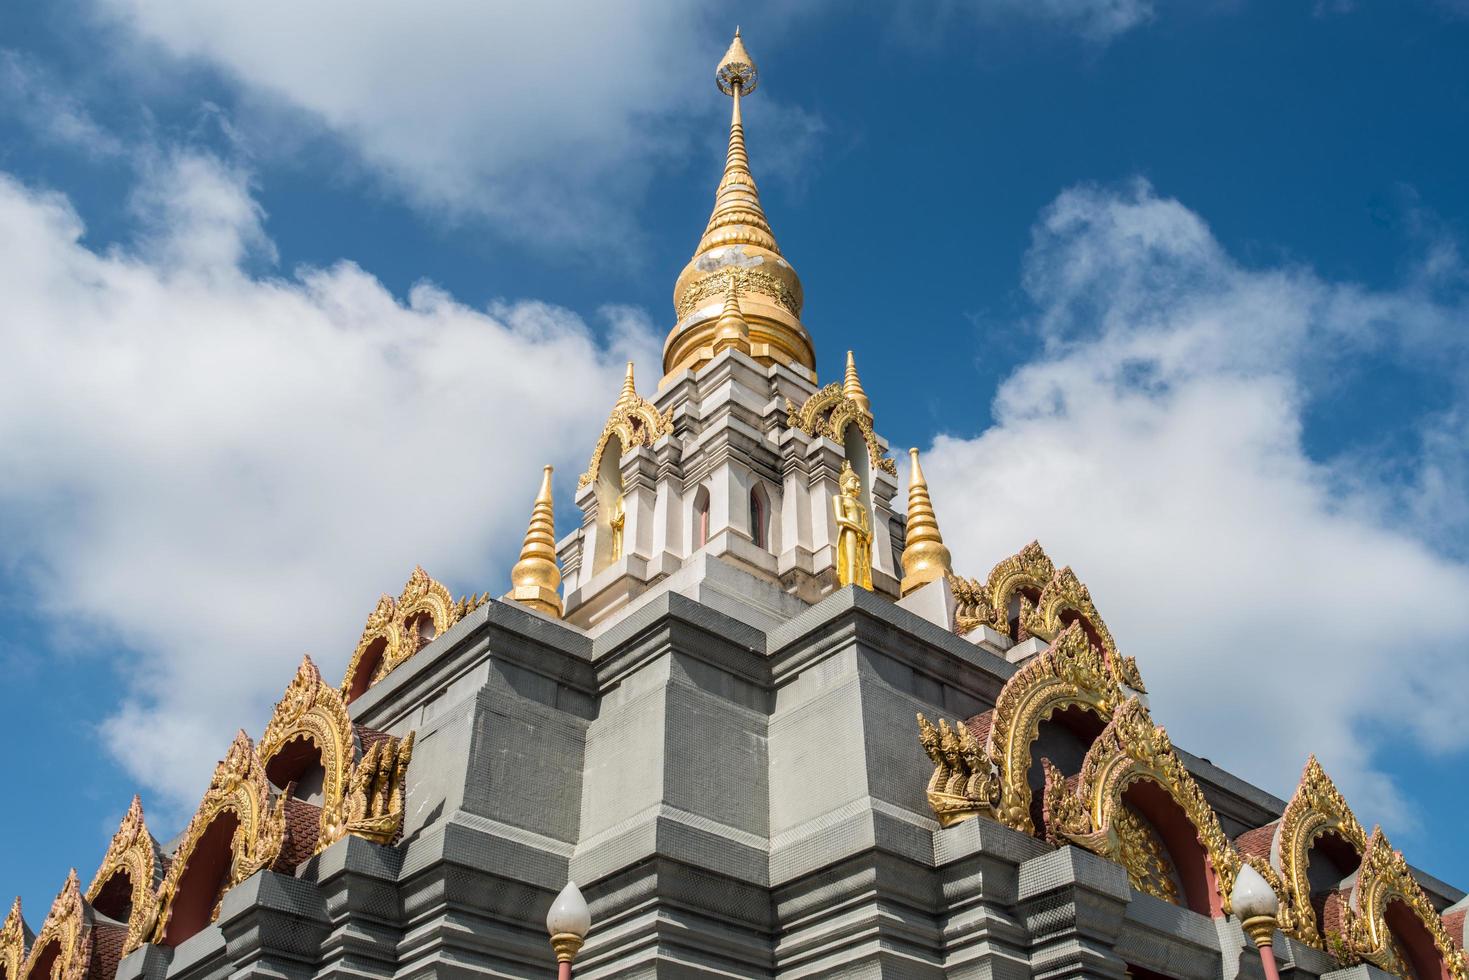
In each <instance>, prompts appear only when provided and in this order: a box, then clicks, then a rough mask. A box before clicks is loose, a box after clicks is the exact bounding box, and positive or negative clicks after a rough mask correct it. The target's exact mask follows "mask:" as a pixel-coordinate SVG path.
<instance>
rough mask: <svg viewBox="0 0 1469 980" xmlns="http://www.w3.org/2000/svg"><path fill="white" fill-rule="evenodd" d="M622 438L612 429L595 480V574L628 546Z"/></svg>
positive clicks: (593, 562) (593, 571)
mask: <svg viewBox="0 0 1469 980" xmlns="http://www.w3.org/2000/svg"><path fill="white" fill-rule="evenodd" d="M622 453H623V445H622V440H621V439H620V438H619V437H618V436H617V434H616V433H613V434H611V435H609V436H608V437H607V443H606V446H605V448H604V450H603V452H602V456H601V459H600V460H599V461H598V464H597V474H596V477H595V480H594V483H593V487H592V489H593V492H594V493H595V499H596V505H597V534H596V552H595V554H594V555H593V556H592V573H593V574H596V573H597V572H600V571H601V570H602V569H604V568H606V567H608V566H609V565H611V564H612V563H613V562H615V561H617V560H618V559H619V558H621V557H622V554H623V552H624V551H625V550H626V546H625V544H624V543H623V533H624V531H625V530H626V520H627V511H626V504H625V503H624V501H623V495H622V468H621V460H622Z"/></svg>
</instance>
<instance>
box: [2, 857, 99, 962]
mask: <svg viewBox="0 0 1469 980" xmlns="http://www.w3.org/2000/svg"><path fill="white" fill-rule="evenodd" d="M48 958H49V962H47V960H48ZM91 964H92V912H91V909H89V908H88V907H87V906H86V904H85V903H83V901H82V889H81V884H80V883H79V882H78V880H77V872H76V869H75V868H72V869H71V873H70V874H69V875H67V876H66V884H64V885H62V886H61V892H60V894H58V895H57V896H56V901H54V902H52V903H51V911H50V912H49V913H47V915H46V921H45V923H44V924H42V926H41V931H40V932H39V933H38V934H37V935H36V941H35V942H33V943H31V952H30V955H29V956H27V957H26V961H25V966H24V967H23V968H22V972H20V973H19V974H17V976H19V977H29V976H31V973H32V971H34V970H36V969H37V968H38V967H45V971H44V975H45V976H46V977H49V978H50V980H85V978H86V976H87V968H88V967H90V966H91Z"/></svg>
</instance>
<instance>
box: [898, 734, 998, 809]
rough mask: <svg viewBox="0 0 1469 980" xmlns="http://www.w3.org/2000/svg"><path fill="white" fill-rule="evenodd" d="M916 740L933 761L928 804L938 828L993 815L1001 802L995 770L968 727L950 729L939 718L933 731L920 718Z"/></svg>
mask: <svg viewBox="0 0 1469 980" xmlns="http://www.w3.org/2000/svg"><path fill="white" fill-rule="evenodd" d="M918 740H919V742H920V743H922V745H923V750H924V751H925V752H927V753H928V757H929V759H931V760H932V761H933V776H932V778H930V779H929V781H928V803H929V805H930V806H931V807H933V811H934V813H936V814H937V815H938V818H939V824H940V825H941V826H944V827H948V826H950V825H952V824H955V823H958V822H960V821H961V820H964V819H965V818H967V817H970V816H974V815H975V814H980V813H986V814H987V813H992V812H994V808H995V807H996V805H998V803H999V802H1000V784H999V780H998V778H997V776H996V771H995V766H994V763H992V762H991V761H990V758H989V756H988V755H987V754H986V753H985V751H984V748H983V746H981V745H980V744H979V740H978V739H976V738H975V737H974V733H973V732H971V731H970V730H969V726H968V725H965V724H964V723H963V722H955V723H954V727H953V728H950V727H949V723H948V722H947V721H945V720H944V719H942V718H940V719H939V723H938V726H937V727H935V726H934V725H932V724H931V723H930V722H929V720H928V719H927V718H925V717H923V715H921V714H920V715H919V716H918Z"/></svg>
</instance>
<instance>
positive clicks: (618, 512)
mask: <svg viewBox="0 0 1469 980" xmlns="http://www.w3.org/2000/svg"><path fill="white" fill-rule="evenodd" d="M626 524H627V506H626V505H625V504H624V503H623V498H621V497H618V498H617V503H616V504H614V505H613V507H612V516H611V518H609V519H608V521H607V525H608V526H609V527H610V528H611V529H612V560H613V561H617V560H618V559H619V558H621V557H622V529H623V527H624V526H625V525H626Z"/></svg>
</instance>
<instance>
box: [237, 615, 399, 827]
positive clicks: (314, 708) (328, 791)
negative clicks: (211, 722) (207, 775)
mask: <svg viewBox="0 0 1469 980" xmlns="http://www.w3.org/2000/svg"><path fill="white" fill-rule="evenodd" d="M420 616H422V617H427V616H428V613H427V612H426V611H425V612H422V613H420ZM353 743H354V735H353V730H352V720H351V718H350V717H349V716H348V714H347V705H346V702H345V701H344V700H343V699H342V697H341V695H340V694H339V693H338V692H336V691H334V690H333V689H332V688H331V687H329V686H328V685H327V683H326V682H325V681H324V680H322V677H321V672H320V671H318V670H317V669H316V665H315V664H313V663H312V662H311V658H310V657H303V658H301V664H300V666H299V667H297V668H296V676H295V677H293V678H292V679H291V683H290V684H289V685H287V686H286V690H285V693H284V694H283V695H282V696H281V699H280V700H279V701H278V702H276V706H275V710H274V711H273V712H271V716H270V721H269V722H268V723H267V724H266V726H265V733H264V734H263V735H261V736H260V744H259V747H258V749H257V752H258V755H259V756H260V763H261V765H262V766H263V767H264V771H265V777H266V779H267V780H268V781H269V782H270V784H271V785H272V786H273V787H274V788H275V789H276V790H277V791H279V792H282V793H289V795H290V796H292V797H293V798H295V799H296V800H299V801H301V802H302V803H306V804H310V805H312V806H315V807H317V808H319V810H320V813H321V819H320V822H321V828H320V832H319V835H318V840H317V841H313V842H312V843H313V845H314V846H315V845H317V844H318V843H323V844H324V843H330V842H331V841H332V840H335V839H336V837H337V836H340V835H339V834H337V835H333V834H332V829H333V828H335V827H339V826H340V825H341V823H342V820H343V815H342V807H343V802H344V796H345V793H346V789H347V780H348V778H349V776H350V771H351V765H352V761H353V749H354V744H353Z"/></svg>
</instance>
